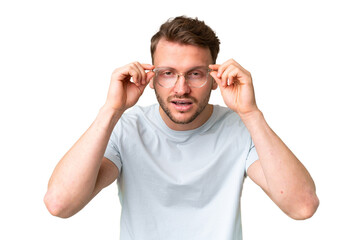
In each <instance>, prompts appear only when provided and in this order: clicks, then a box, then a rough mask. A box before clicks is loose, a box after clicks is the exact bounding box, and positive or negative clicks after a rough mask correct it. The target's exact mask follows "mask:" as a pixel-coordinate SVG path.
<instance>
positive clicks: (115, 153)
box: [104, 128, 122, 172]
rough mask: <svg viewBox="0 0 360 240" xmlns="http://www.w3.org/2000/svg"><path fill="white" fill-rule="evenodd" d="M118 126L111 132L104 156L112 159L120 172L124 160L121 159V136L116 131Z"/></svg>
mask: <svg viewBox="0 0 360 240" xmlns="http://www.w3.org/2000/svg"><path fill="white" fill-rule="evenodd" d="M116 130H117V128H115V129H114V131H113V132H112V133H111V136H110V139H109V142H108V145H107V147H106V150H105V153H104V157H106V158H107V159H109V160H110V161H112V162H113V163H114V164H115V165H116V166H117V168H118V169H119V172H120V171H121V167H122V161H121V154H120V150H119V146H118V143H119V138H118V136H119V135H118V134H117V132H116Z"/></svg>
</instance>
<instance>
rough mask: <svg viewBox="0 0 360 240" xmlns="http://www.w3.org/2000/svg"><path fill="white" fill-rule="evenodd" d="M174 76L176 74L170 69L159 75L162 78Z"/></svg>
mask: <svg viewBox="0 0 360 240" xmlns="http://www.w3.org/2000/svg"><path fill="white" fill-rule="evenodd" d="M174 74H175V73H174V72H173V71H171V70H169V69H165V70H162V71H160V72H159V75H160V76H162V77H171V76H174Z"/></svg>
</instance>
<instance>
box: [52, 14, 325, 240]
mask: <svg viewBox="0 0 360 240" xmlns="http://www.w3.org/2000/svg"><path fill="white" fill-rule="evenodd" d="M219 44H220V42H219V40H218V38H217V36H216V35H215V33H214V32H213V31H212V30H211V29H210V28H209V27H208V26H207V25H205V24H204V22H201V21H199V20H197V19H191V18H186V17H177V18H175V19H172V20H169V21H168V22H166V23H164V24H163V25H162V26H161V28H160V30H159V32H158V33H157V34H155V35H154V36H153V38H152V40H151V53H152V59H153V65H151V64H140V63H138V62H135V63H131V64H128V65H126V66H123V67H121V68H118V69H116V70H115V71H114V72H113V74H112V77H111V83H110V88H109V92H108V96H107V99H106V102H105V105H104V106H103V107H102V108H101V110H100V112H99V114H98V116H97V118H96V119H95V121H94V122H93V124H92V125H91V126H90V128H89V129H88V130H87V131H86V132H85V133H84V135H83V136H81V138H80V139H79V140H78V141H77V142H76V143H75V145H74V146H73V147H72V148H71V149H70V150H69V151H68V152H67V153H66V154H65V156H64V157H63V158H62V159H61V161H60V162H59V164H58V165H57V166H56V168H55V170H54V172H53V174H52V176H51V178H50V181H49V187H48V191H47V193H46V196H45V203H46V206H47V208H48V209H49V211H50V212H51V214H53V215H55V216H59V217H63V218H66V217H70V216H72V215H74V214H75V213H76V212H78V211H79V210H81V209H82V208H83V207H84V206H85V205H86V204H87V203H88V202H89V201H90V200H91V199H92V198H93V197H94V196H95V195H96V194H97V193H99V192H100V191H101V189H103V188H104V187H106V186H108V185H109V184H111V183H112V182H113V181H114V180H115V179H117V180H118V187H119V197H120V201H121V204H122V216H121V239H122V240H127V239H197V240H199V239H206V240H209V239H216V240H218V239H222V240H224V239H241V238H242V236H241V235H242V231H241V214H240V196H241V190H242V184H243V181H244V178H245V176H246V175H248V176H249V177H250V178H251V179H252V180H253V181H254V182H255V183H256V184H258V185H259V186H260V187H261V188H262V189H263V190H264V191H265V192H266V193H267V195H268V196H269V197H270V198H271V199H272V200H273V201H274V202H275V203H276V204H277V205H278V206H279V207H280V208H281V209H282V210H283V211H284V212H285V213H286V214H287V215H289V216H290V217H292V218H294V219H306V218H309V217H311V216H312V215H313V214H314V212H315V211H316V209H317V207H318V204H319V201H318V198H317V196H316V193H315V185H314V182H313V180H312V178H311V176H310V175H309V173H308V172H307V170H306V169H305V168H304V166H303V165H302V164H301V163H300V161H299V160H298V159H297V158H296V157H295V156H294V154H293V153H292V152H291V151H290V150H289V149H288V148H287V147H286V145H285V144H284V143H283V142H282V141H281V140H280V138H279V137H278V136H277V135H276V134H275V133H274V132H273V131H272V130H271V129H270V127H269V126H268V124H267V123H266V121H265V119H264V116H263V114H262V113H261V111H260V110H259V109H258V107H257V105H256V102H255V96H254V89H253V85H252V79H251V75H250V73H249V72H248V71H246V70H245V69H244V68H243V67H242V66H240V65H239V64H238V63H237V62H236V61H234V60H232V59H231V60H228V61H226V62H225V63H223V64H221V65H219V64H215V62H216V57H217V54H218V51H219ZM148 83H150V87H151V88H153V89H154V90H155V94H156V97H157V99H158V102H159V104H155V105H152V106H149V107H138V106H136V107H134V108H133V109H132V110H131V111H129V112H127V113H124V112H125V110H127V109H129V108H131V107H132V106H134V105H135V104H136V102H137V101H138V99H139V97H140V96H141V95H142V93H143V91H144V89H145V87H146V86H147V84H148ZM217 87H219V88H220V91H221V94H222V96H223V99H224V102H225V103H226V105H227V106H228V108H225V107H220V106H216V105H215V106H213V105H210V104H209V103H208V101H209V97H210V93H211V91H212V90H215V89H216V88H217Z"/></svg>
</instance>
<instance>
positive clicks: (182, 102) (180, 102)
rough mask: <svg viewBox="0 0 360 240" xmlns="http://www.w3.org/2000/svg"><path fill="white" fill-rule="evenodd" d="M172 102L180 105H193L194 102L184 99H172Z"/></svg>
mask: <svg viewBox="0 0 360 240" xmlns="http://www.w3.org/2000/svg"><path fill="white" fill-rule="evenodd" d="M171 103H173V104H175V105H178V106H186V105H191V104H192V102H191V101H185V100H184V101H182V100H176V101H171Z"/></svg>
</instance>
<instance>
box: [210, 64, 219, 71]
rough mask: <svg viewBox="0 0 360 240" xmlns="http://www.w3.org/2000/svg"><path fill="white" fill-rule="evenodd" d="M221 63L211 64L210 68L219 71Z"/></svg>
mask: <svg viewBox="0 0 360 240" xmlns="http://www.w3.org/2000/svg"><path fill="white" fill-rule="evenodd" d="M219 67H220V65H219V64H210V65H209V68H210V69H211V70H213V71H217V70H218V69H219Z"/></svg>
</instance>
